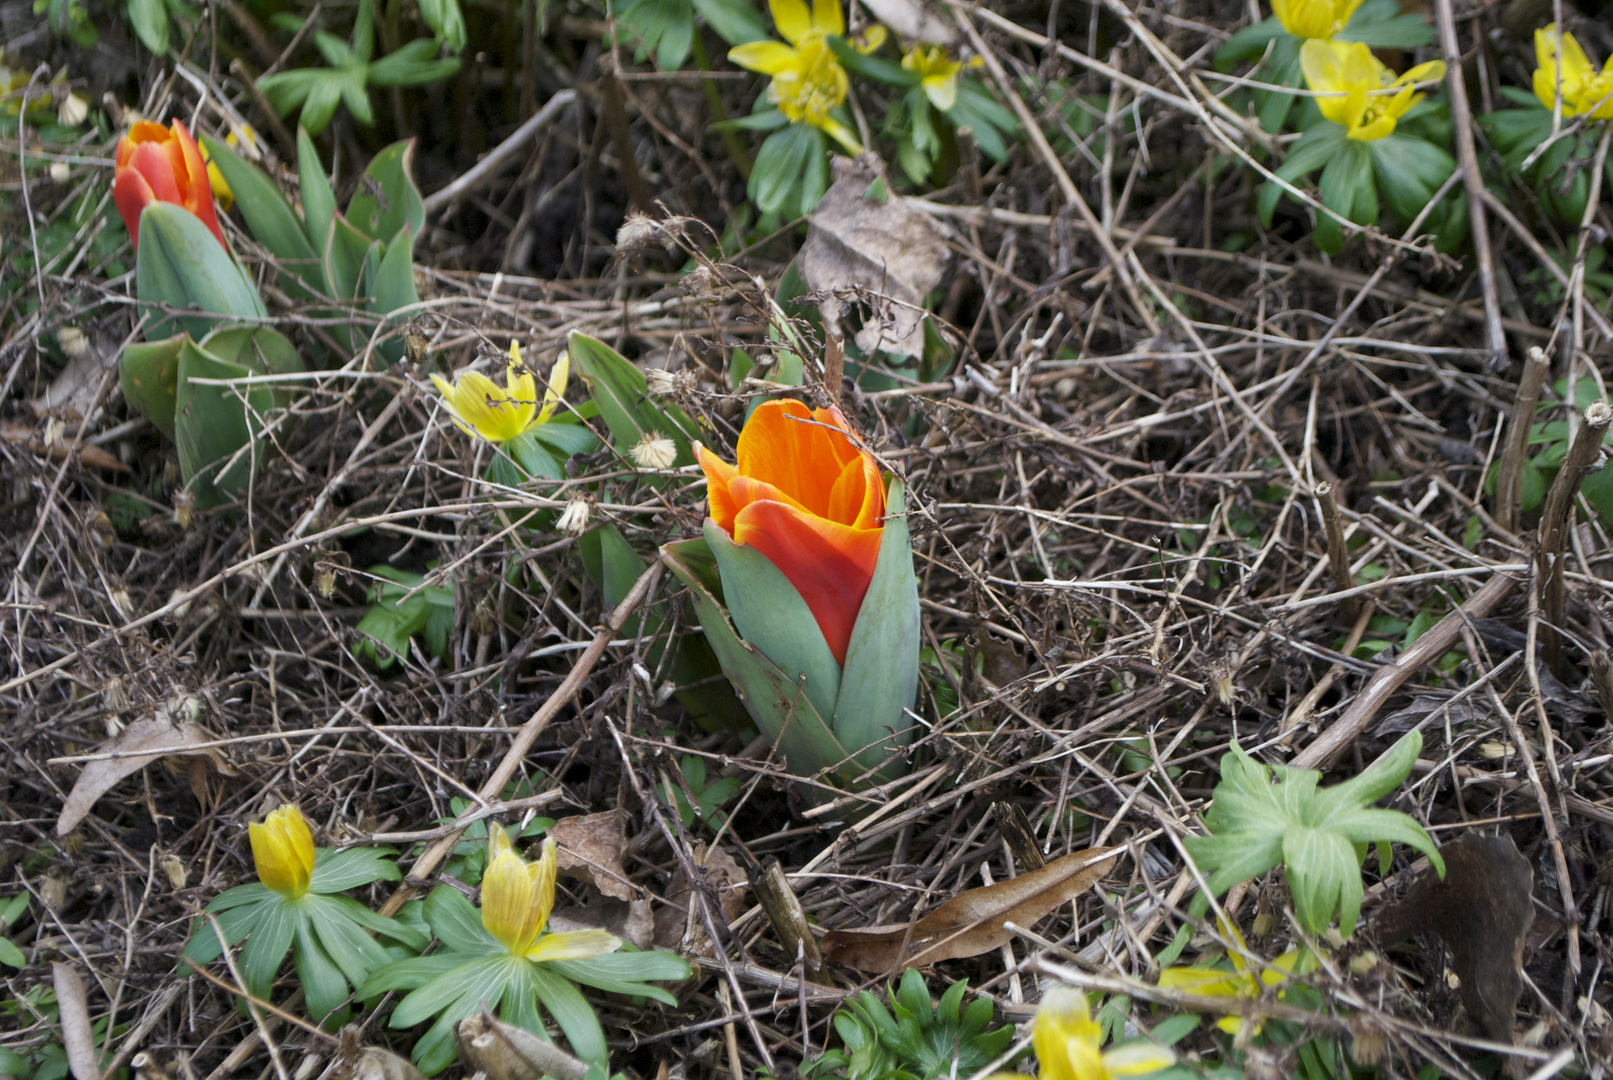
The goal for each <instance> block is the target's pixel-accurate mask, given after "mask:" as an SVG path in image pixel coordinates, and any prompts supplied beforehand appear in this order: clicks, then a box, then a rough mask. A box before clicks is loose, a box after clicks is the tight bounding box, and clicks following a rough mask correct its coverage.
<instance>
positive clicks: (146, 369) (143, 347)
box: [118, 335, 185, 442]
mask: <svg viewBox="0 0 1613 1080" xmlns="http://www.w3.org/2000/svg"><path fill="white" fill-rule="evenodd" d="M184 341H185V338H184V336H183V335H181V336H179V337H171V338H168V339H166V340H164V341H152V342H147V343H145V344H136V345H128V346H125V347H124V350H123V355H122V356H120V357H119V358H118V385H119V386H120V387H122V389H123V399H124V400H125V401H127V402H128V403H129V406H130V407H131V408H133V409H134V410H135V411H136V412H138V413H139V414H140V415H141V416H144V417H145V418H146V419H147V420H150V421H151V422H152V424H154V425H155V426H156V428H157V430H158V431H160V432H162V433H163V434H164V435H165V436H167V438H168V440H169V441H170V442H172V441H173V438H174V403H175V397H176V394H177V393H178V389H179V350H180V347H181V346H182V345H183V344H184Z"/></svg>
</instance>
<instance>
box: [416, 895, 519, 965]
mask: <svg viewBox="0 0 1613 1080" xmlns="http://www.w3.org/2000/svg"><path fill="white" fill-rule="evenodd" d="M424 914H425V917H426V922H428V923H430V924H431V932H432V933H434V934H436V935H437V937H438V939H439V940H440V941H441V942H442V943H443V944H444V945H446V946H447V947H448V948H449V949H451V950H453V951H454V952H457V953H468V954H471V955H477V954H481V953H486V952H489V951H491V950H494V949H502V948H503V946H502V945H500V944H499V943H498V942H497V941H496V940H494V938H493V935H491V934H489V933H488V932H487V928H486V927H484V926H483V925H482V916H481V913H480V912H478V911H477V910H476V909H475V908H474V907H472V906H471V902H470V901H469V900H467V899H465V896H464V894H462V893H461V892H460V891H459V890H458V889H455V888H452V887H451V886H448V885H439V886H437V887H436V888H435V889H432V890H431V892H430V894H428V895H427V896H426V903H425V910H424Z"/></svg>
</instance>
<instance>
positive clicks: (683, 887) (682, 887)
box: [655, 844, 748, 956]
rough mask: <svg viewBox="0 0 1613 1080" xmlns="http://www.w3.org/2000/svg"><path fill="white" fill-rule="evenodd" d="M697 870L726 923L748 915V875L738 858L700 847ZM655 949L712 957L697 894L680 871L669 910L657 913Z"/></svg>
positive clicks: (696, 851)
mask: <svg viewBox="0 0 1613 1080" xmlns="http://www.w3.org/2000/svg"><path fill="white" fill-rule="evenodd" d="M693 862H694V864H695V868H696V869H697V870H699V871H700V872H701V873H702V874H703V875H704V876H705V884H706V888H707V889H709V890H710V891H711V895H712V896H715V897H716V898H717V907H718V910H719V911H721V912H722V917H723V920H724V921H725V922H732V921H733V920H735V919H737V918H739V916H740V915H742V914H744V912H745V906H746V901H745V891H746V886H747V883H748V882H747V878H746V875H745V871H744V870H743V869H741V868H740V865H739V864H738V863H737V862H735V861H734V857H733V856H732V855H730V854H728V852H726V851H724V850H723V849H722V848H720V847H714V848H707V847H706V846H705V845H704V844H696V845H695V848H694V859H693ZM655 945H656V947H657V948H660V949H672V950H675V951H677V952H680V953H683V954H684V955H696V956H705V955H710V953H711V935H710V934H709V933H707V932H706V920H705V919H704V918H703V917H702V916H701V914H700V908H699V905H698V904H696V903H695V902H694V890H693V889H691V888H690V886H689V878H688V876H687V875H685V874H684V872H683V870H682V868H681V867H680V868H679V870H678V872H677V873H676V874H674V875H673V876H672V887H671V888H670V889H668V890H667V895H666V906H665V907H663V908H661V910H659V911H657V912H656V913H655Z"/></svg>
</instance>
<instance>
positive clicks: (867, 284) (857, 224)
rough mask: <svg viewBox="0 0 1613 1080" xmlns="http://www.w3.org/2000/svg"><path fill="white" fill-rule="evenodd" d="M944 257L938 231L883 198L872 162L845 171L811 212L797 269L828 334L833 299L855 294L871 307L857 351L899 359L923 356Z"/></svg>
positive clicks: (905, 205) (837, 304) (834, 324)
mask: <svg viewBox="0 0 1613 1080" xmlns="http://www.w3.org/2000/svg"><path fill="white" fill-rule="evenodd" d="M948 255H949V252H948V249H947V245H946V240H945V239H944V237H943V234H942V231H941V226H940V225H938V224H937V223H936V221H935V219H934V218H932V217H931V216H930V215H929V214H926V213H925V212H924V211H922V210H919V209H916V208H915V207H914V206H913V205H912V204H911V203H910V202H909V201H908V200H907V199H905V198H903V197H902V196H900V195H896V194H894V193H893V192H891V190H890V183H889V181H887V180H886V179H885V174H884V170H883V167H882V166H881V165H880V164H879V160H878V159H877V158H874V157H872V156H871V155H867V154H864V155H863V156H861V157H859V158H857V160H856V161H855V162H853V163H852V164H851V165H850V166H849V167H847V168H846V169H845V171H844V172H843V173H842V175H841V176H840V178H839V179H838V180H836V181H835V182H834V184H833V185H832V186H831V187H830V188H829V190H828V191H826V192H825V193H824V195H823V198H822V200H820V201H819V203H818V206H817V209H815V210H813V211H812V217H811V226H810V227H809V228H808V230H807V238H806V241H805V242H804V243H803V244H802V245H801V254H800V255H798V256H796V267H797V268H798V269H799V270H800V272H801V280H802V281H803V282H805V283H806V287H807V289H808V290H809V291H811V292H814V293H822V294H824V295H823V297H822V299H821V300H819V303H818V307H819V310H821V311H822V312H823V321H824V325H825V326H826V327H827V329H828V331H829V333H831V334H833V335H835V336H836V337H841V336H843V335H842V334H841V331H840V314H841V305H842V303H843V300H844V298H843V297H842V296H841V295H839V294H841V293H845V292H847V291H848V290H860V295H861V296H862V297H864V298H884V299H882V300H878V301H877V303H878V308H879V310H876V311H875V312H874V313H873V315H872V317H870V318H868V319H867V320H865V321H864V323H863V326H862V329H860V330H858V331H857V347H858V348H860V349H862V351H863V352H864V353H867V354H868V355H870V356H872V355H873V353H874V350H875V349H883V350H884V351H885V352H888V353H892V354H895V355H900V356H921V355H923V353H924V315H925V312H924V297H925V294H927V293H928V292H930V290H932V289H934V288H935V287H936V286H937V285H938V284H940V281H941V277H942V274H943V273H944V272H945V271H946V265H947V258H948Z"/></svg>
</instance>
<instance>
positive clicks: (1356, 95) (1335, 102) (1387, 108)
mask: <svg viewBox="0 0 1613 1080" xmlns="http://www.w3.org/2000/svg"><path fill="white" fill-rule="evenodd" d="M1299 64H1300V67H1301V68H1302V69H1303V70H1304V72H1305V84H1306V85H1307V86H1309V87H1310V88H1311V89H1312V90H1314V91H1316V93H1317V94H1319V95H1321V96H1319V97H1318V98H1317V99H1316V105H1317V108H1319V109H1321V110H1322V115H1323V116H1325V117H1327V118H1328V119H1329V120H1331V121H1333V122H1334V123H1335V124H1340V125H1342V126H1343V127H1344V130H1345V132H1346V133H1347V134H1348V135H1349V137H1350V138H1352V139H1359V140H1361V141H1362V142H1371V141H1372V140H1374V139H1381V138H1383V137H1384V136H1385V135H1389V134H1391V133H1393V132H1394V130H1395V121H1397V120H1399V119H1400V118H1401V117H1402V116H1404V115H1406V112H1407V110H1409V109H1410V108H1411V107H1412V106H1413V105H1415V104H1417V103H1418V102H1419V101H1421V100H1422V99H1423V96H1424V95H1422V94H1419V93H1416V92H1415V87H1414V85H1413V84H1415V83H1418V82H1421V81H1423V80H1425V79H1443V78H1444V77H1445V63H1444V61H1442V60H1432V61H1429V62H1428V63H1426V64H1418V65H1417V66H1416V67H1414V68H1412V69H1411V70H1410V71H1408V72H1406V73H1405V74H1404V75H1400V76H1398V77H1397V76H1396V75H1395V73H1394V72H1392V71H1390V70H1389V69H1388V68H1386V67H1384V66H1383V64H1382V62H1381V61H1379V59H1378V58H1377V57H1376V56H1373V55H1372V50H1371V49H1369V48H1367V47H1366V46H1365V45H1363V44H1361V43H1360V42H1352V43H1349V44H1346V43H1345V42H1342V41H1320V40H1317V39H1315V38H1312V39H1311V40H1310V41H1307V42H1305V45H1304V47H1303V48H1301V49H1300V51H1299ZM1388 91H1393V93H1389V92H1388Z"/></svg>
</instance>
